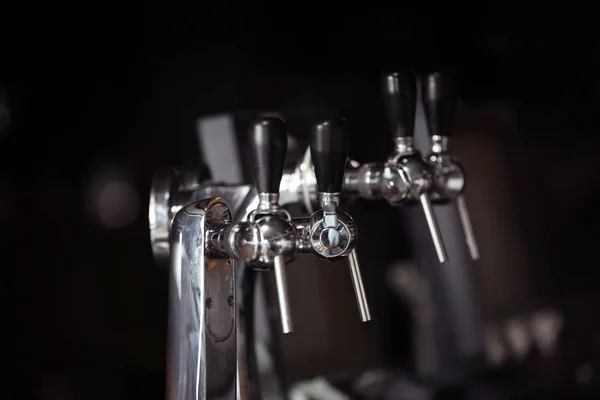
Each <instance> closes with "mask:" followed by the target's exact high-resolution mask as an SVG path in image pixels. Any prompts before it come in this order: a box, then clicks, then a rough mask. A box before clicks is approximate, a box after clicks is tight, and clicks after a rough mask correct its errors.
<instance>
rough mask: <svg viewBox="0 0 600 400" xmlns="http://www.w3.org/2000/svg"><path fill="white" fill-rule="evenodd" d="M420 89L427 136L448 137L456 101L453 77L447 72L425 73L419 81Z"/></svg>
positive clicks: (456, 93) (455, 85) (452, 122)
mask: <svg viewBox="0 0 600 400" xmlns="http://www.w3.org/2000/svg"><path fill="white" fill-rule="evenodd" d="M421 91H422V94H421V97H422V99H423V109H424V111H425V118H426V120H427V127H428V129H429V136H446V137H449V136H450V134H451V133H452V125H453V124H454V113H455V111H456V103H457V101H458V89H457V84H456V79H455V77H454V76H453V74H452V73H448V72H432V73H428V74H425V75H424V76H423V79H422V81H421Z"/></svg>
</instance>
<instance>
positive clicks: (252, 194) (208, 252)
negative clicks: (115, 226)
mask: <svg viewBox="0 0 600 400" xmlns="http://www.w3.org/2000/svg"><path fill="white" fill-rule="evenodd" d="M383 82H384V84H383V95H384V100H385V105H386V108H387V112H388V116H389V120H390V125H391V128H392V133H393V135H394V138H395V143H396V147H395V149H394V150H393V151H392V154H391V156H390V157H389V159H388V160H387V161H386V162H385V163H383V164H381V163H368V164H363V165H360V164H358V163H357V162H354V161H351V160H350V161H349V160H347V147H348V144H347V139H346V132H345V129H346V122H345V120H344V119H341V118H336V119H331V120H327V121H321V122H319V123H317V124H316V125H315V126H314V128H313V130H312V132H311V139H310V146H309V148H308V149H307V152H306V153H305V154H304V157H302V159H301V160H299V162H298V163H297V166H296V167H295V168H294V169H293V170H290V171H284V158H285V152H286V148H287V127H286V124H285V123H284V121H283V120H282V119H279V118H277V117H272V116H263V117H260V118H258V119H257V120H256V121H255V122H254V123H253V124H252V125H251V127H250V145H251V151H252V154H253V166H254V178H255V184H254V185H223V184H218V183H214V182H211V181H210V180H209V176H208V175H209V174H208V173H207V172H206V171H204V172H202V173H194V172H190V171H166V172H164V171H163V172H161V173H159V174H157V175H156V177H155V180H154V184H153V188H152V191H151V199H150V231H151V241H152V245H153V250H154V253H155V256H156V258H157V260H158V261H159V262H163V263H167V262H168V263H169V265H170V286H169V290H170V292H169V293H170V307H169V339H168V341H169V343H168V365H167V397H168V398H169V399H172V400H175V399H177V400H182V399H247V398H261V393H260V387H259V383H258V382H257V378H256V376H255V375H256V373H255V372H254V371H255V369H256V366H255V365H254V363H255V360H254V351H253V345H254V343H253V334H252V331H253V329H254V326H253V319H254V316H253V307H252V305H253V296H254V292H253V291H252V289H251V288H253V284H252V282H253V280H254V279H255V278H256V271H262V270H273V271H274V273H275V283H276V289H277V298H278V302H279V311H280V318H281V328H282V331H283V333H286V334H287V333H290V332H292V330H293V324H292V316H291V312H290V307H289V302H290V300H289V298H288V297H289V296H288V290H287V280H286V264H287V263H289V262H292V261H293V260H294V259H295V257H296V256H298V255H299V254H301V253H312V254H313V255H315V256H317V257H319V258H321V259H325V260H331V261H332V260H337V259H340V258H342V257H346V258H347V260H348V264H349V268H350V273H351V278H352V283H353V287H354V291H355V295H356V299H357V303H358V309H359V315H360V318H361V320H362V321H363V322H366V321H369V320H370V319H371V315H370V310H369V306H368V304H367V298H366V295H365V289H364V287H363V282H362V278H361V272H360V268H359V264H358V257H357V254H356V252H355V250H354V248H355V244H356V240H357V227H356V225H355V223H354V220H353V219H352V218H351V217H350V215H348V214H347V213H345V212H343V211H342V210H341V209H340V205H341V202H342V201H351V200H352V199H356V198H365V199H379V198H384V199H386V200H387V201H388V202H389V203H390V204H391V205H394V206H396V205H402V204H409V203H420V205H421V206H422V208H423V210H424V213H425V216H426V219H427V223H428V226H429V229H430V232H431V237H432V239H433V244H434V248H435V250H436V253H437V255H438V259H439V261H440V262H441V263H443V262H444V261H446V259H447V255H446V251H445V248H444V243H443V240H442V237H441V234H440V231H439V228H438V226H437V222H436V219H435V214H434V213H433V210H432V200H433V202H437V201H449V200H453V199H455V198H456V199H458V203H459V209H461V210H462V209H464V210H462V211H461V217H462V216H463V215H464V216H465V217H464V218H463V224H464V227H465V231H466V232H467V238H468V239H467V240H468V241H469V240H470V241H471V242H472V243H474V240H473V235H472V231H471V229H470V223H469V219H468V215H467V214H466V208H465V207H464V200H463V199H462V196H461V193H462V190H463V188H464V174H463V169H462V167H461V166H460V165H459V164H458V163H457V162H455V161H454V159H453V158H451V157H450V156H448V155H447V153H446V150H447V142H448V140H447V137H448V134H449V132H450V127H451V122H452V118H453V111H454V103H455V102H456V100H455V99H454V98H451V97H452V96H454V95H455V91H454V92H453V91H452V90H449V89H448V88H449V87H450V88H451V85H450V83H452V82H451V78H446V76H445V75H443V74H429V75H427V76H426V77H425V78H424V80H423V82H424V84H423V93H424V96H423V101H424V107H425V110H426V112H427V118H428V123H429V130H430V133H431V135H432V142H433V145H432V152H431V154H430V155H429V156H428V157H427V160H425V159H423V158H422V156H421V154H420V153H419V152H418V151H417V150H416V149H415V148H414V146H413V143H412V135H413V130H414V120H415V106H416V87H417V84H416V82H417V81H416V77H415V75H413V74H412V73H410V72H402V73H394V74H389V75H386V76H385V77H384V80H383ZM291 203H301V204H304V205H305V207H306V209H307V210H308V211H309V212H310V213H312V214H311V215H310V216H309V217H302V218H291V217H290V215H289V213H288V212H287V211H286V210H285V209H284V208H283V207H284V206H285V205H288V204H291ZM315 205H318V206H319V209H318V210H316V211H314V212H313V207H314V206H315ZM465 221H466V222H465ZM473 246H474V245H473ZM473 248H474V249H476V247H472V249H473ZM472 254H474V257H476V252H473V251H472Z"/></svg>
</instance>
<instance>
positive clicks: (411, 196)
mask: <svg viewBox="0 0 600 400" xmlns="http://www.w3.org/2000/svg"><path fill="white" fill-rule="evenodd" d="M383 97H384V104H385V108H386V112H387V116H388V120H389V124H390V128H391V131H392V135H393V137H394V141H395V145H396V149H395V151H394V153H393V154H392V155H391V156H390V157H389V159H388V161H387V163H386V165H385V167H384V170H383V176H384V177H386V176H390V175H392V176H393V175H397V174H399V175H400V178H401V180H402V182H401V183H402V187H401V188H398V186H399V185H398V184H396V185H393V187H391V186H390V185H389V183H394V182H398V180H397V179H395V180H392V179H387V181H388V182H389V183H388V188H387V191H388V192H390V191H393V192H395V195H394V196H389V195H387V196H385V197H386V198H387V199H388V201H390V203H392V204H394V203H395V202H398V203H399V202H401V201H406V200H417V201H419V202H420V203H421V207H422V208H423V211H424V213H425V219H426V220H427V225H428V227H429V231H430V233H431V238H432V240H433V245H434V247H435V250H436V253H437V256H438V259H439V261H440V263H444V262H445V261H446V259H447V256H446V249H445V246H444V241H443V239H442V235H441V233H440V229H439V226H438V223H437V220H436V217H435V214H434V212H433V207H432V205H431V199H430V197H429V192H430V191H431V190H432V189H433V183H434V182H433V180H434V177H433V169H432V168H431V166H430V165H429V164H428V163H427V162H426V161H425V160H423V158H422V157H421V153H420V152H419V151H418V150H417V149H416V148H415V147H414V145H413V135H414V126H415V112H416V99H417V82H416V77H415V75H414V74H413V73H411V72H408V71H406V72H395V73H391V74H387V75H385V77H384V79H383ZM399 190H400V193H401V195H400V196H398V191H399ZM396 199H397V200H396Z"/></svg>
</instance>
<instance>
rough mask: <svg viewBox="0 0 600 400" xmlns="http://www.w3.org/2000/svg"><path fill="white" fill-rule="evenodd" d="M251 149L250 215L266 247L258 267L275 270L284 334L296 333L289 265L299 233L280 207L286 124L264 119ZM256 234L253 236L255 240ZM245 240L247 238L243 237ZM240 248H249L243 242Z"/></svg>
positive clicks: (253, 130) (254, 129)
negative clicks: (253, 193)
mask: <svg viewBox="0 0 600 400" xmlns="http://www.w3.org/2000/svg"><path fill="white" fill-rule="evenodd" d="M250 146H251V149H252V154H253V157H254V160H253V161H254V163H253V164H254V179H255V183H256V190H257V192H258V200H259V203H258V207H257V209H256V210H254V211H253V212H251V213H250V215H249V216H248V222H249V224H250V226H253V227H256V228H258V230H259V231H260V232H257V233H259V236H260V237H261V242H262V246H260V249H259V250H260V252H259V254H258V257H256V256H255V257H254V258H255V259H256V260H255V261H254V265H255V267H257V268H259V269H265V268H267V269H269V268H270V267H272V268H273V270H274V272H275V286H276V288H277V299H278V302H279V313H280V316H281V328H282V331H283V333H290V332H292V331H293V324H292V316H291V311H290V304H289V295H288V288H287V278H286V273H285V264H286V262H289V261H292V260H293V259H294V255H295V253H294V251H295V231H294V226H293V225H292V224H291V217H290V215H289V214H288V212H287V211H285V210H284V209H282V208H281V207H279V182H280V181H281V176H282V174H283V164H284V161H285V152H286V149H287V129H286V125H285V123H284V122H283V121H282V120H281V119H279V118H276V117H264V118H261V119H260V120H259V121H257V122H256V123H255V124H254V125H252V127H251V128H250ZM254 237H255V235H254V234H253V235H252V239H254ZM242 238H243V239H246V238H244V237H242ZM240 244H242V246H238V247H240V248H245V247H246V246H244V245H243V242H242V243H240Z"/></svg>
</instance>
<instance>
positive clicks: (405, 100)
mask: <svg viewBox="0 0 600 400" xmlns="http://www.w3.org/2000/svg"><path fill="white" fill-rule="evenodd" d="M382 89H383V103H384V107H385V111H386V114H387V117H388V122H389V125H390V130H391V132H392V137H394V138H400V137H412V136H413V135H414V130H415V112H416V106H417V78H416V75H415V74H414V72H412V71H410V70H403V71H401V72H393V73H389V74H386V75H384V77H383V84H382Z"/></svg>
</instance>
